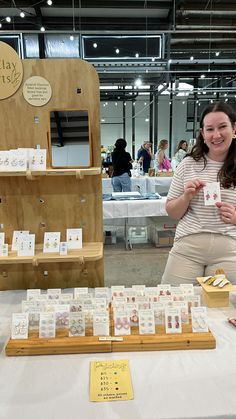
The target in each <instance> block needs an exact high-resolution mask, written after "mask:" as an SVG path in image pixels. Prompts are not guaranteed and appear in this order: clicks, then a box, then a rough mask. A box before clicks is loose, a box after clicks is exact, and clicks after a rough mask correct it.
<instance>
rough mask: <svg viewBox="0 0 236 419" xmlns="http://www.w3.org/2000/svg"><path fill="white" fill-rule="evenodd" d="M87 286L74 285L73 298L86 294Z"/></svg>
mask: <svg viewBox="0 0 236 419" xmlns="http://www.w3.org/2000/svg"><path fill="white" fill-rule="evenodd" d="M88 293H89V291H88V287H76V288H74V298H75V299H78V298H81V297H82V296H83V295H86V296H88Z"/></svg>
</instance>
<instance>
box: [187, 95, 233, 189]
mask: <svg viewBox="0 0 236 419" xmlns="http://www.w3.org/2000/svg"><path fill="white" fill-rule="evenodd" d="M210 112H223V113H225V114H226V115H227V116H228V118H229V120H230V122H231V125H232V127H234V124H235V122H236V114H235V112H234V110H233V109H232V108H231V106H230V105H228V104H227V103H225V102H215V103H213V104H210V105H209V106H207V107H206V108H205V109H204V111H203V113H202V115H201V117H200V128H201V129H202V128H203V126H204V118H205V116H206V115H207V114H208V113H210ZM208 151H209V148H208V146H207V145H206V144H205V143H204V139H203V136H202V133H201V131H200V132H199V134H198V137H197V140H196V144H195V145H194V146H193V148H192V150H191V152H190V153H189V154H188V156H190V157H192V158H193V159H194V160H196V161H199V160H201V159H203V160H204V168H205V167H206V165H207V159H206V154H207V153H208ZM217 178H218V181H219V182H220V184H221V186H222V187H223V188H226V189H228V188H230V187H231V186H234V187H235V186H236V139H234V140H233V141H232V143H231V145H230V147H229V150H228V153H227V156H226V159H225V161H224V164H223V166H222V167H221V169H220V170H219V172H218V175H217Z"/></svg>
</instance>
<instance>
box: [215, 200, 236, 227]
mask: <svg viewBox="0 0 236 419" xmlns="http://www.w3.org/2000/svg"><path fill="white" fill-rule="evenodd" d="M216 206H217V208H219V211H220V218H221V220H222V221H223V222H224V223H226V224H236V210H235V207H234V206H233V205H232V204H229V203H228V202H217V203H216Z"/></svg>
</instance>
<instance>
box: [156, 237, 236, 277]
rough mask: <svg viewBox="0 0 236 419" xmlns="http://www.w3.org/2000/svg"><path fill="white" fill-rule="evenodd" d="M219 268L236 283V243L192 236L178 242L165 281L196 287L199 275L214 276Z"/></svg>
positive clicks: (171, 256)
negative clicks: (194, 285)
mask: <svg viewBox="0 0 236 419" xmlns="http://www.w3.org/2000/svg"><path fill="white" fill-rule="evenodd" d="M217 268H223V269H224V271H225V274H226V277H227V278H228V279H229V280H230V281H231V282H232V283H234V284H236V240H234V239H232V238H231V237H229V236H223V235H222V234H215V233H199V234H191V235H189V236H186V237H182V238H181V239H178V240H177V241H175V243H174V246H173V247H172V249H171V251H170V254H169V258H168V260H167V264H166V267H165V272H164V274H163V277H162V281H161V282H162V283H163V284H173V285H179V284H183V283H189V284H190V283H191V284H196V283H197V282H196V277H197V276H208V275H213V274H214V273H215V270H216V269H217Z"/></svg>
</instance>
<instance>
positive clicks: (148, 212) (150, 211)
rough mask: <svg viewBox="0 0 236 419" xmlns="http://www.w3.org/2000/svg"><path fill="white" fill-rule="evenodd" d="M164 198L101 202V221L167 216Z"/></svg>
mask: <svg viewBox="0 0 236 419" xmlns="http://www.w3.org/2000/svg"><path fill="white" fill-rule="evenodd" d="M165 201H166V198H162V199H156V200H150V199H144V200H134V201H103V219H114V218H137V217H140V218H143V217H162V216H167V212H166V210H165Z"/></svg>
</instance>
